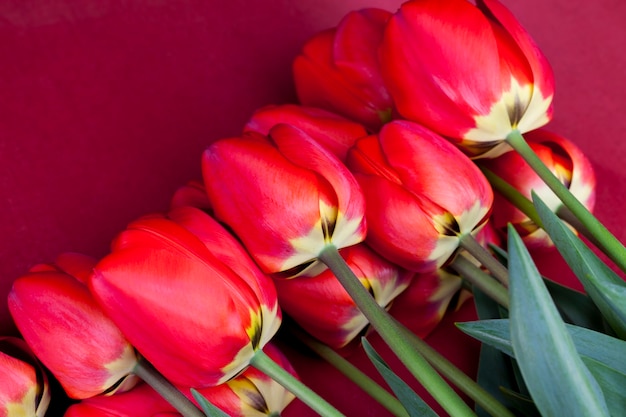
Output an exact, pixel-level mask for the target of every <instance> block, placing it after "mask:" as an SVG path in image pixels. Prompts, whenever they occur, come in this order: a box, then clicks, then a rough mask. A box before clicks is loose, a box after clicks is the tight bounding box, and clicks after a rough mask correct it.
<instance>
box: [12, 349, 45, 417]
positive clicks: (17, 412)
mask: <svg viewBox="0 0 626 417" xmlns="http://www.w3.org/2000/svg"><path fill="white" fill-rule="evenodd" d="M0 375H2V378H0V417H22V416H33V417H43V416H44V415H45V414H46V410H47V409H48V405H49V404H50V391H49V389H48V378H47V376H46V373H45V371H44V370H43V368H42V367H41V365H40V364H39V362H38V361H37V358H35V356H34V355H33V353H32V352H31V350H30V348H29V347H28V346H27V345H26V343H24V341H22V340H21V339H18V338H16V337H0Z"/></svg>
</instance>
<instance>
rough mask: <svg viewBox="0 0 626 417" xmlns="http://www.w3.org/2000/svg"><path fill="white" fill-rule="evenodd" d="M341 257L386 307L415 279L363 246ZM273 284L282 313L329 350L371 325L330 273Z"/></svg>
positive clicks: (325, 271) (410, 273) (346, 342)
mask: <svg viewBox="0 0 626 417" xmlns="http://www.w3.org/2000/svg"><path fill="white" fill-rule="evenodd" d="M340 253H341V256H342V257H343V258H344V259H345V261H346V263H347V264H348V265H349V266H350V269H351V270H352V271H354V273H355V274H356V276H357V278H359V280H360V281H361V284H363V286H364V287H365V288H367V289H368V291H369V292H370V293H371V294H372V296H373V297H374V299H375V300H376V302H377V303H378V304H379V305H381V306H383V307H388V306H390V305H391V303H392V302H393V300H394V299H395V297H396V296H397V295H398V294H400V293H401V292H402V291H404V289H405V288H407V286H408V285H409V283H410V282H411V279H412V277H413V275H414V273H412V272H408V271H406V270H404V269H402V268H400V267H398V266H396V265H394V264H392V263H390V262H388V261H386V260H385V259H383V258H381V257H380V256H378V255H377V254H376V253H374V252H373V251H372V250H370V249H368V248H367V247H366V246H365V245H363V244H359V245H355V246H351V247H349V248H345V249H342V250H341V252H340ZM274 282H275V284H276V289H277V291H278V300H279V302H280V305H281V307H282V308H283V310H284V311H286V312H287V313H288V314H289V316H291V317H292V318H293V319H294V320H295V321H296V322H297V323H298V324H299V325H300V326H301V327H302V328H303V329H305V330H306V331H307V332H308V333H309V334H311V335H312V336H314V337H316V338H317V339H319V340H320V341H322V342H324V343H325V344H327V345H328V346H331V347H333V348H337V349H338V348H341V347H344V346H345V345H347V344H348V343H350V342H351V341H352V340H353V339H354V338H355V337H357V336H358V335H359V334H361V332H362V331H363V329H364V328H365V327H366V326H367V325H368V323H369V322H368V320H367V319H366V318H365V316H364V315H363V313H361V311H360V310H359V308H358V307H357V306H356V304H355V303H354V300H352V298H351V297H350V296H349V295H348V293H347V292H346V290H345V289H344V288H343V286H342V285H341V284H340V283H339V281H338V280H337V279H336V278H335V276H334V275H333V273H332V272H331V271H330V270H328V269H326V270H324V271H322V272H321V273H319V274H317V275H314V276H301V277H298V279H276V280H275V281H274Z"/></svg>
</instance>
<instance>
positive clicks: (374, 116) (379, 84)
mask: <svg viewBox="0 0 626 417" xmlns="http://www.w3.org/2000/svg"><path fill="white" fill-rule="evenodd" d="M390 16H391V13H389V12H387V11H385V10H381V9H375V8H368V9H362V10H358V11H353V12H350V13H348V14H347V15H346V16H345V17H344V18H343V19H342V21H341V22H340V23H339V25H338V26H337V28H335V29H331V30H327V31H324V32H321V33H319V34H317V35H316V36H314V37H313V38H312V39H311V40H310V41H308V42H307V43H306V44H305V46H304V48H303V50H302V53H301V54H300V55H299V56H298V57H297V58H296V59H295V61H294V63H293V72H294V79H295V83H296V91H297V94H298V98H299V100H300V102H301V103H302V104H304V105H305V106H313V107H320V108H324V109H327V110H330V111H332V112H335V113H338V114H341V115H343V116H346V117H348V118H349V119H352V120H356V121H358V122H359V123H362V124H364V125H365V126H367V127H369V128H370V129H373V130H378V129H380V127H381V126H382V125H383V124H384V123H386V122H388V121H390V120H391V116H392V112H393V102H392V100H391V97H390V95H389V92H388V91H387V89H386V87H385V85H384V83H383V80H382V77H381V75H380V69H379V64H378V46H379V44H380V42H381V39H382V34H383V30H384V27H385V24H386V23H387V20H388V19H389V17H390Z"/></svg>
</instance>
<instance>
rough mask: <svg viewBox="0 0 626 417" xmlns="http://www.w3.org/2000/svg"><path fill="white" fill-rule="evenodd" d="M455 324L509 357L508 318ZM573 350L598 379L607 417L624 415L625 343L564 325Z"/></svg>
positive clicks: (625, 409)
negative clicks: (572, 342)
mask: <svg viewBox="0 0 626 417" xmlns="http://www.w3.org/2000/svg"><path fill="white" fill-rule="evenodd" d="M457 327H459V329H461V330H462V331H463V332H465V333H467V334H469V335H470V336H472V337H474V338H476V339H478V340H480V341H481V342H483V343H484V344H486V345H489V346H491V347H494V348H496V349H498V350H500V351H501V352H503V353H506V354H507V355H511V356H513V348H512V346H511V341H510V337H511V335H510V331H509V320H506V319H505V320H482V321H475V322H467V323H458V324H457ZM566 328H567V330H568V332H569V334H570V335H571V337H572V340H573V341H574V345H575V346H576V350H577V351H578V353H579V354H580V356H581V358H582V360H583V362H584V363H585V365H587V367H588V368H589V371H590V372H591V373H592V374H593V376H594V377H595V378H596V380H597V381H598V384H599V385H600V388H601V389H602V392H603V393H604V397H605V400H606V403H607V406H608V408H609V411H610V413H611V416H613V417H616V416H624V415H626V390H625V389H624V387H626V361H624V358H626V342H625V341H623V340H620V339H617V338H615V337H611V336H608V335H606V334H603V333H598V332H596V331H593V330H589V329H585V328H583V327H578V326H572V325H566Z"/></svg>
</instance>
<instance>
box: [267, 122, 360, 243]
mask: <svg viewBox="0 0 626 417" xmlns="http://www.w3.org/2000/svg"><path fill="white" fill-rule="evenodd" d="M270 136H271V138H272V140H273V141H274V143H276V145H277V147H278V149H279V150H280V151H281V153H282V154H283V155H285V157H286V158H288V159H289V160H290V161H292V162H293V163H294V164H296V165H298V166H301V167H304V168H306V169H309V170H311V171H313V172H315V173H316V174H318V178H319V181H320V182H321V181H322V179H323V180H324V181H327V182H328V183H329V184H330V186H331V189H332V190H333V193H334V199H335V201H336V203H335V204H336V215H335V216H336V218H335V219H329V220H330V221H332V222H333V223H334V225H333V231H332V235H331V236H330V239H329V240H328V242H331V243H333V244H334V245H335V246H336V247H337V248H343V247H347V246H351V245H354V244H356V243H359V242H361V241H362V240H363V239H364V238H365V233H366V226H365V220H364V211H365V201H364V198H363V194H362V193H361V189H360V187H359V184H358V183H357V181H356V180H355V179H354V177H353V176H352V174H351V173H350V171H349V170H348V168H347V167H346V166H345V165H344V164H343V163H341V161H339V160H338V159H337V158H336V157H335V156H334V155H332V154H330V153H329V152H328V151H326V150H325V149H323V148H322V147H321V146H320V145H318V144H317V143H315V142H314V141H313V140H312V139H311V138H310V137H309V136H308V135H307V134H306V133H304V132H302V131H301V130H299V129H297V128H294V127H292V126H289V125H278V126H276V127H274V128H273V129H272V130H271V132H270ZM328 203H331V204H332V203H333V202H330V201H329V202H328ZM321 249H322V248H320V250H321ZM317 253H319V252H317ZM317 253H316V255H317Z"/></svg>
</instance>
